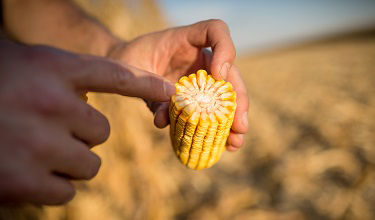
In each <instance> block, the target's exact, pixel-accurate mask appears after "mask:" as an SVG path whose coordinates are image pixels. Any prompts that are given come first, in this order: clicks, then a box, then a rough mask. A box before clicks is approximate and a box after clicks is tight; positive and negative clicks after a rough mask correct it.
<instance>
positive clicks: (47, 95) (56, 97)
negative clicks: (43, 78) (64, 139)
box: [33, 89, 71, 116]
mask: <svg viewBox="0 0 375 220" xmlns="http://www.w3.org/2000/svg"><path fill="white" fill-rule="evenodd" d="M39 94H40V96H37V95H36V96H34V100H33V104H34V106H35V108H36V109H37V111H38V112H39V113H40V114H42V115H46V116H48V115H54V114H56V113H58V112H60V111H62V110H64V109H66V108H67V107H69V106H71V105H69V104H68V103H67V100H66V98H65V96H64V94H62V93H61V92H59V91H57V90H53V89H47V91H41V92H40V93H39ZM41 97H42V98H41Z"/></svg>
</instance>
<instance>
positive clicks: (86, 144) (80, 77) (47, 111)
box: [0, 40, 175, 205]
mask: <svg viewBox="0 0 375 220" xmlns="http://www.w3.org/2000/svg"><path fill="white" fill-rule="evenodd" d="M0 48H1V49H0V69H1V72H0V202H31V203H36V204H47V205H54V204H61V203H65V202H67V201H69V200H70V199H71V198H72V197H73V196H74V188H73V186H72V184H71V183H70V181H71V180H82V179H83V180H87V179H91V178H92V177H94V176H95V175H96V173H97V172H98V169H99V166H100V158H99V157H98V156H97V155H95V154H94V153H92V152H91V151H90V148H91V147H93V146H95V145H98V144H100V143H103V142H104V141H105V140H106V139H107V137H108V135H109V124H108V121H107V119H106V118H105V117H104V116H103V115H102V114H101V113H99V112H98V111H97V110H95V109H94V108H93V107H91V106H90V105H88V104H87V103H85V102H84V101H83V100H81V99H80V98H79V96H80V95H81V94H83V93H85V92H86V91H99V92H111V93H118V94H122V95H127V96H137V97H141V98H144V99H150V100H156V101H167V100H169V98H170V95H171V94H173V93H175V91H174V86H173V85H171V84H169V83H167V82H166V81H165V80H164V79H162V77H159V76H156V75H155V74H151V73H148V72H145V71H141V70H139V69H137V68H134V67H131V66H128V65H124V64H120V63H117V62H114V61H109V60H107V59H104V58H99V57H92V56H83V55H77V54H72V53H68V52H65V51H62V50H58V49H54V48H51V47H44V46H34V47H28V46H21V45H17V44H14V43H11V42H9V41H5V40H0ZM148 87H153V88H157V89H156V90H155V89H154V90H153V91H152V92H150V91H149V90H145V89H144V88H148Z"/></svg>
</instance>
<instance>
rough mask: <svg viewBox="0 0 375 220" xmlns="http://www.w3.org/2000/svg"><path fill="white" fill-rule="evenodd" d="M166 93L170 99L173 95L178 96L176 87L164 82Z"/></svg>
mask: <svg viewBox="0 0 375 220" xmlns="http://www.w3.org/2000/svg"><path fill="white" fill-rule="evenodd" d="M164 93H165V94H166V95H167V96H168V97H171V96H172V95H174V94H176V87H175V86H174V85H172V84H171V83H170V82H167V81H164Z"/></svg>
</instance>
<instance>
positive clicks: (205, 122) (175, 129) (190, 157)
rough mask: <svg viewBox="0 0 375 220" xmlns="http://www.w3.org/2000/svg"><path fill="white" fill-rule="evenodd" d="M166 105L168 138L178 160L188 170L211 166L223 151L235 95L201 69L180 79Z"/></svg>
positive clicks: (227, 86)
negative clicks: (168, 125)
mask: <svg viewBox="0 0 375 220" xmlns="http://www.w3.org/2000/svg"><path fill="white" fill-rule="evenodd" d="M176 90H177V92H176V95H174V96H172V98H171V102H170V105H169V118H170V137H171V142H172V146H173V149H174V151H175V153H176V155H177V157H178V158H179V160H180V161H181V162H182V163H183V164H184V165H186V166H187V167H188V168H190V169H195V170H200V169H203V168H209V167H211V166H212V165H214V164H215V163H216V162H217V161H218V160H219V159H220V157H221V155H222V153H223V152H224V150H225V144H226V141H227V138H228V135H229V132H230V128H231V127H232V123H233V118H234V113H235V111H236V93H235V92H234V91H233V88H232V85H231V84H230V83H229V82H225V81H224V80H218V81H216V80H215V79H214V78H213V77H212V76H211V75H207V72H206V71H204V70H199V71H198V72H197V74H190V75H189V76H188V77H187V76H184V77H182V78H181V79H180V80H179V82H178V83H176Z"/></svg>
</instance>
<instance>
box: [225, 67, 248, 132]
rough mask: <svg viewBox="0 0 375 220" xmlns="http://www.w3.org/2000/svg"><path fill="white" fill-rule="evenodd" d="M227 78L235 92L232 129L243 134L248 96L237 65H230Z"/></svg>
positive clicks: (246, 126)
mask: <svg viewBox="0 0 375 220" xmlns="http://www.w3.org/2000/svg"><path fill="white" fill-rule="evenodd" d="M227 80H228V81H229V82H231V83H232V85H233V88H234V90H235V91H236V93H237V109H236V113H235V115H234V121H233V125H232V129H233V131H234V132H236V133H241V134H245V133H246V132H247V130H248V111H249V97H248V96H247V90H246V87H245V84H244V82H243V80H242V78H241V75H240V71H239V69H238V67H236V66H235V65H233V66H232V68H231V70H230V74H229V75H228V79H227Z"/></svg>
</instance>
